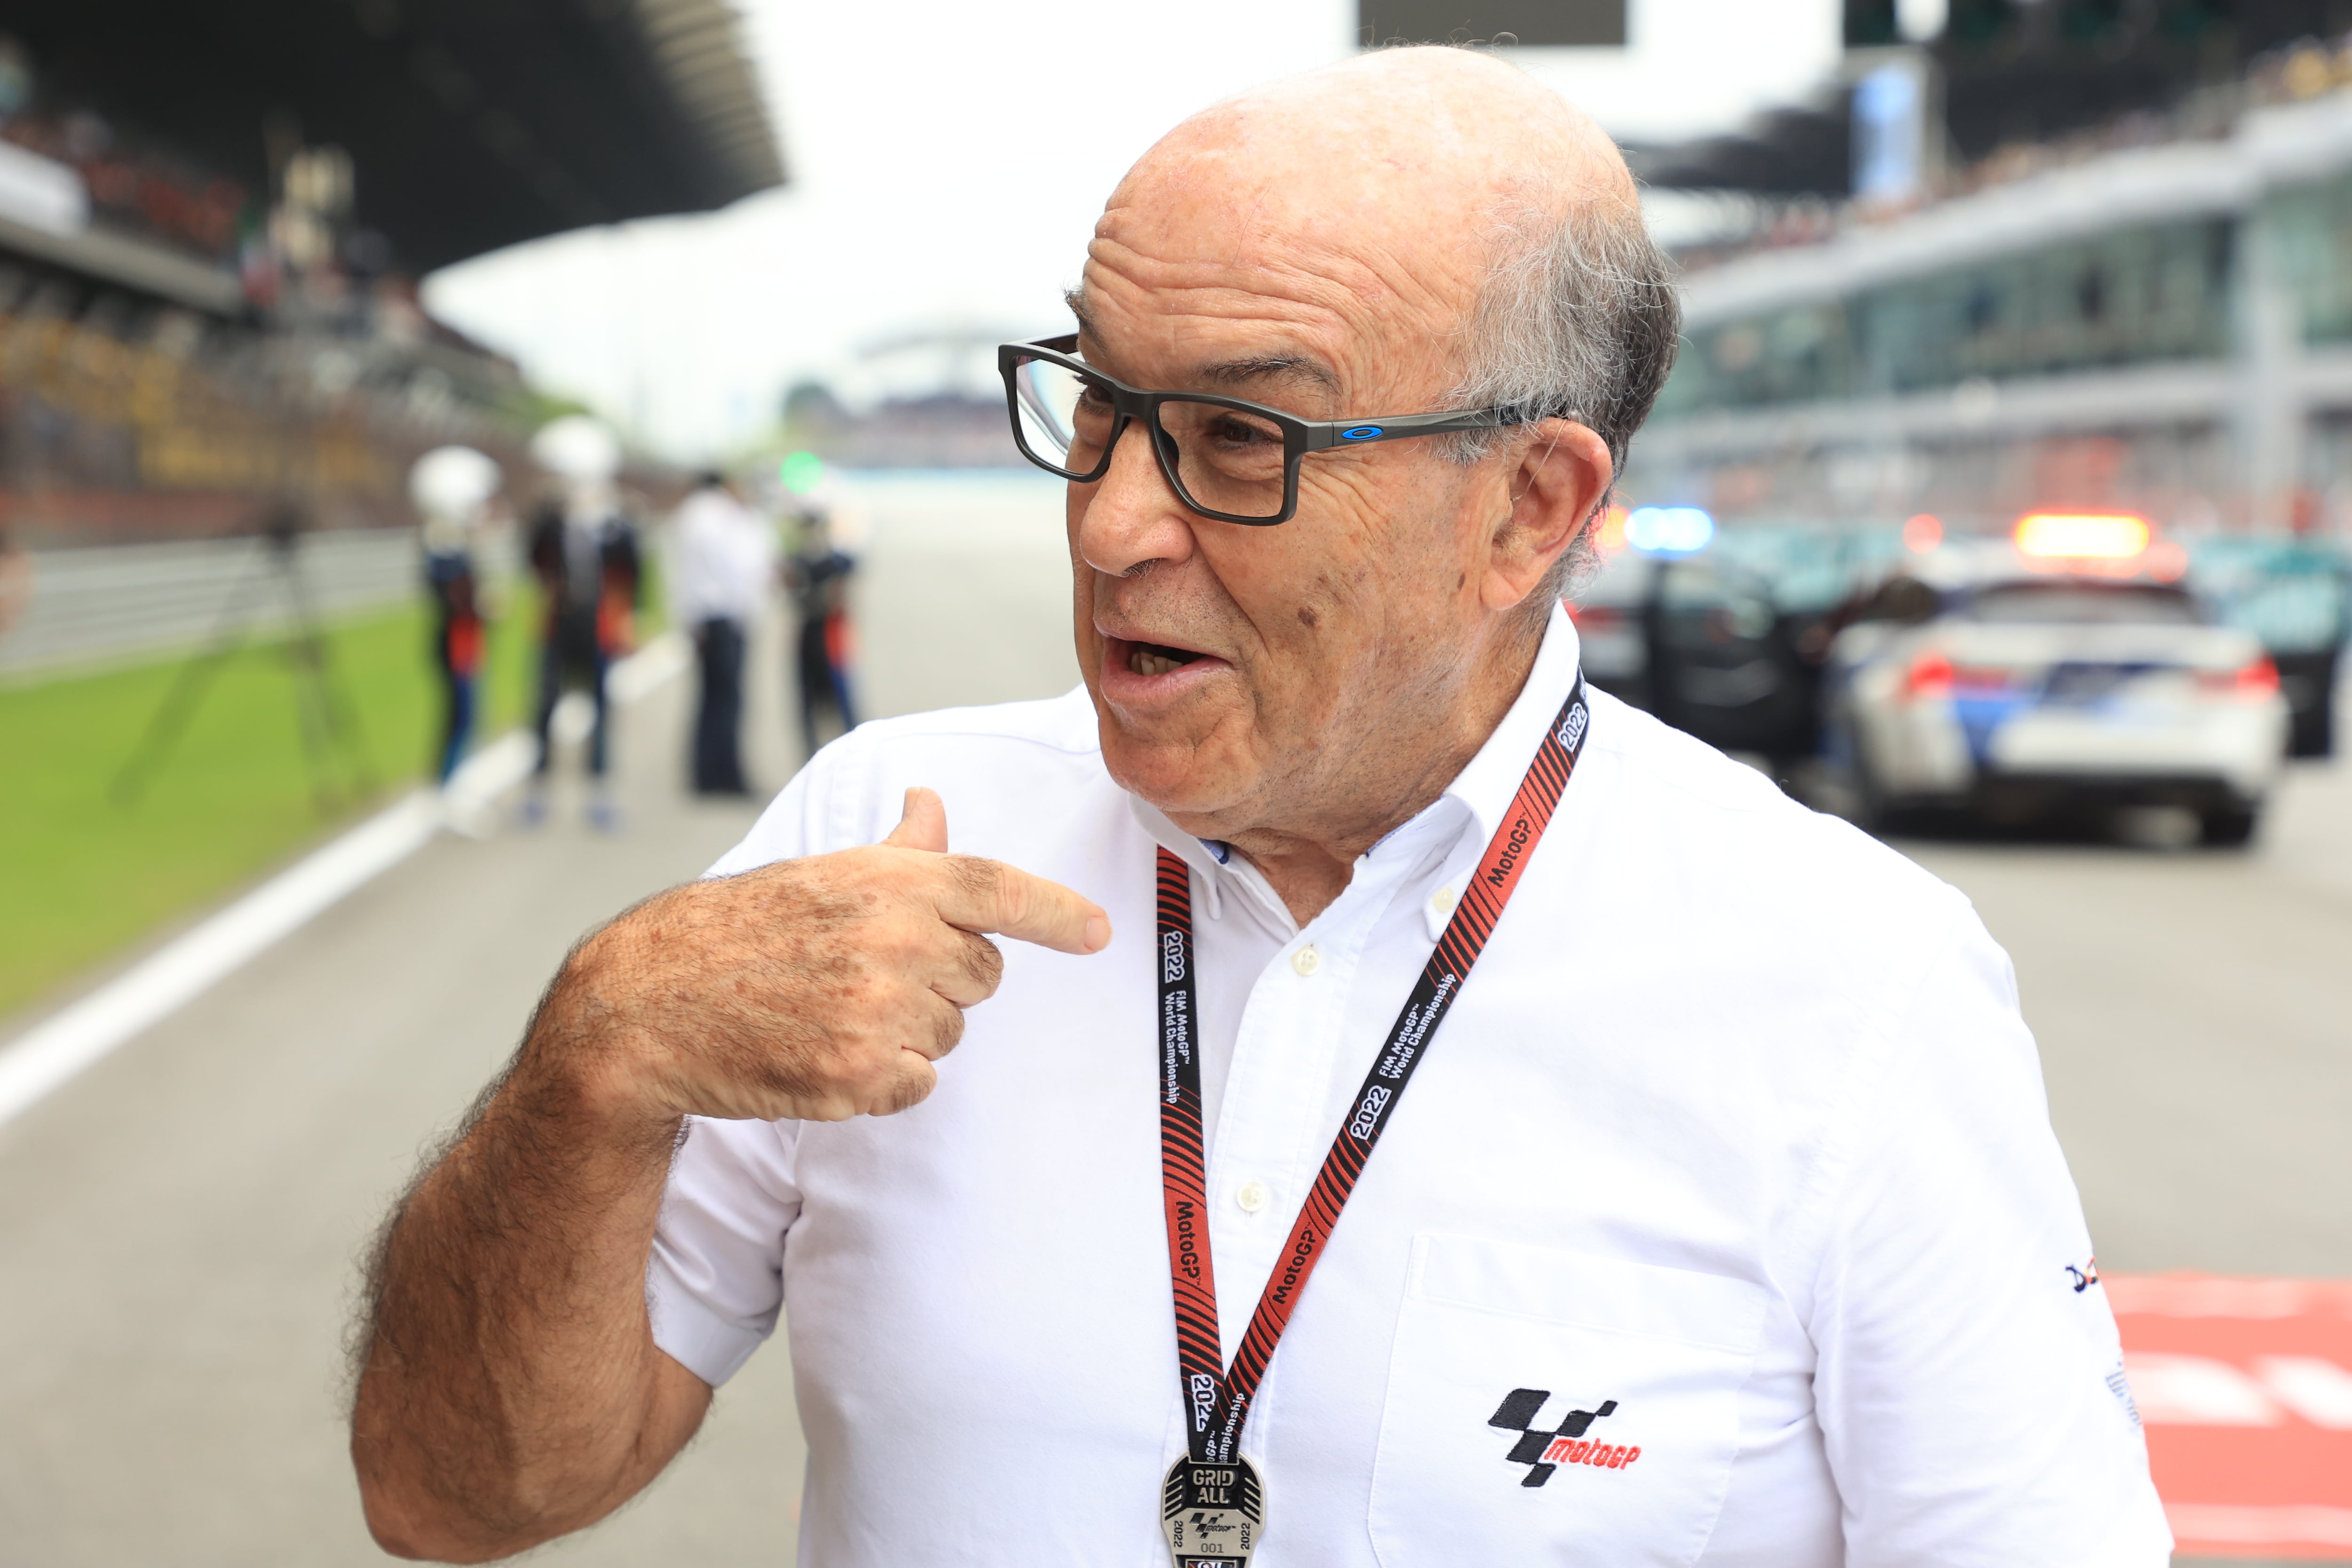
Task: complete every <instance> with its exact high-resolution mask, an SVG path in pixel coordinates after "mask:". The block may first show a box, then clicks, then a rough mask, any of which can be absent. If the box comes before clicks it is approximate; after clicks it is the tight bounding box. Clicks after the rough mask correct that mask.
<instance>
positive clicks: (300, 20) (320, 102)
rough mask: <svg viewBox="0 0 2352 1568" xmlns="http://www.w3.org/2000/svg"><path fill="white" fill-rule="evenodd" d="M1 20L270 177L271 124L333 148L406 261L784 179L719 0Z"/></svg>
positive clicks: (193, 141) (138, 120)
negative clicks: (347, 161)
mask: <svg viewBox="0 0 2352 1568" xmlns="http://www.w3.org/2000/svg"><path fill="white" fill-rule="evenodd" d="M8 26H9V28H10V30H11V31H13V32H14V33H15V34H16V36H17V37H19V38H21V39H22V40H23V42H24V43H25V44H26V47H28V48H29V49H30V50H31V51H32V54H33V57H34V59H35V61H36V62H37V69H38V71H39V74H40V79H41V83H42V88H43V90H44V94H45V96H46V95H47V94H49V93H55V94H56V95H58V96H59V97H61V98H70V99H71V100H74V101H76V102H78V103H79V104H81V105H83V106H86V107H88V108H89V109H91V110H96V111H98V112H100V113H101V114H103V115H105V116H106V117H107V118H108V119H110V120H111V121H115V122H116V123H118V124H120V125H121V126H123V127H124V128H125V129H132V130H136V131H137V132H139V133H140V134H141V135H142V137H144V138H147V139H150V140H152V142H156V143H159V144H163V145H167V146H171V147H174V148H177V149H180V150H182V151H184V153H185V154H186V155H187V156H189V157H191V158H197V159H201V160H203V161H204V162H205V163H207V164H208V165H210V166H211V167H212V168H214V169H215V171H217V172H218V173H221V174H230V175H233V176H235V177H237V178H240V179H243V180H245V181H246V182H247V184H249V185H250V187H251V188H253V189H255V190H257V191H259V190H266V189H268V157H269V154H268V151H267V150H266V149H267V147H268V142H269V139H270V137H271V135H272V134H278V133H280V132H273V131H272V130H271V128H272V127H282V128H287V129H296V130H299V136H300V139H301V141H302V142H306V143H310V144H314V145H315V144H320V143H327V142H332V143H336V144H339V145H341V147H343V148H344V149H345V150H346V151H348V152H349V153H351V155H352V161H353V163H354V164H355V166H356V169H357V172H358V179H357V186H358V201H357V205H358V216H359V218H360V221H361V222H362V223H364V224H365V225H367V226H369V227H372V228H374V229H376V230H378V231H380V232H382V233H383V235H385V236H386V237H388V238H389V239H390V240H391V242H392V246H393V249H394V257H395V258H396V259H397V260H398V261H399V263H400V264H401V265H403V266H404V267H406V268H411V269H414V270H418V271H423V270H426V269H429V268H435V267H439V266H444V265H446V264H447V263H449V262H452V261H457V260H460V259H463V258H466V257H468V256H473V255H478V254H479V253H480V252H483V251H486V250H492V249H496V248H498V247H500V246H505V245H511V244H514V243H516V242H518V241H520V240H526V239H533V238H537V237H540V236H542V235H547V234H552V233H556V232H559V231H561V230H563V229H569V228H578V227H582V226H587V225H591V224H599V223H611V222H615V221H618V220H621V219H625V218H635V217H649V216H658V215H662V214H668V213H685V212H700V211H707V210H709V209H710V208H713V207H717V206H720V205H725V204H726V203H729V202H731V201H733V200H735V199H736V198H738V197H740V196H744V195H750V194H751V193H752V192H754V191H759V190H762V189H765V188H767V187H769V186H772V185H775V184H781V183H782V181H783V178H784V172H783V167H782V162H781V159H780V158H779V155H778V153H777V148H776V141H775V135H774V132H773V130H772V127H771V124H770V122H769V119H768V115H767V110H766V109H765V106H764V104H763V101H762V99H761V90H760V87H759V83H758V80H757V78H756V76H755V73H754V71H753V69H752V67H751V62H750V60H749V59H748V58H746V56H745V53H744V49H743V46H742V41H741V37H740V29H739V26H738V22H737V18H736V16H735V14H734V11H733V9H732V8H731V6H730V5H729V4H728V0H209V3H207V4H202V5H191V4H188V3H187V0H74V3H73V4H71V5H40V6H30V7H26V8H24V9H23V10H22V12H21V13H20V15H19V16H16V17H12V18H11V19H10V22H9V24H8Z"/></svg>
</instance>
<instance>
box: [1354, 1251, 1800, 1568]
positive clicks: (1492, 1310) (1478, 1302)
mask: <svg viewBox="0 0 2352 1568" xmlns="http://www.w3.org/2000/svg"><path fill="white" fill-rule="evenodd" d="M1764 1304H1765V1294H1764V1292H1763V1290H1762V1289H1759V1287H1757V1286H1755V1285H1751V1284H1749V1283H1748V1282H1746V1281H1744V1280H1739V1279H1728V1278H1727V1277H1724V1276H1721V1275H1715V1274H1698V1273H1693V1272H1690V1271H1688V1270H1685V1269H1679V1268H1658V1267H1655V1266H1653V1265H1647V1264H1639V1263H1627V1262H1622V1261H1619V1260H1617V1259H1614V1258H1596V1257H1590V1256H1587V1255H1585V1254H1582V1253H1575V1252H1561V1251H1556V1250H1553V1249H1551V1248H1549V1247H1528V1246H1523V1245H1519V1244H1517V1243H1512V1242H1503V1241H1490V1240H1486V1239H1483V1238H1480V1237H1465V1236H1448V1235H1425V1236H1422V1237H1416V1238H1415V1240H1414V1242H1413V1250H1412V1272H1411V1276H1410V1279H1409V1281H1408V1283H1407V1286H1406V1290H1405V1301H1404V1308H1403V1311H1402V1315H1401V1316H1400V1318H1399V1320H1398V1322H1397V1332H1396V1343H1395V1347H1394V1349H1393V1351H1392V1352H1391V1359H1390V1364H1389V1384H1388V1398H1387V1403H1386V1405H1385V1406H1384V1407H1383V1409H1382V1411H1381V1437H1380V1450H1379V1455H1378V1458H1376V1459H1375V1460H1374V1462H1373V1468H1372V1490H1371V1517H1370V1527H1371V1536H1372V1544H1373V1547H1374V1549H1375V1551H1376V1552H1378V1554H1379V1557H1380V1560H1381V1563H1383V1564H1386V1565H1387V1568H1420V1565H1421V1564H1436V1563H1445V1564H1460V1563H1592V1564H1601V1563H1606V1564H1609V1565H1610V1568H1624V1565H1629V1564H1634V1563H1643V1564H1658V1565H1667V1564H1686V1563H1690V1562H1691V1561H1693V1560H1694V1559H1695V1558H1696V1556H1697V1555H1698V1552H1699V1550H1700V1548H1701V1547H1703V1546H1704V1545H1705V1544H1706V1539H1707V1535H1708V1532H1709V1531H1710V1530H1711V1529H1712V1528H1713V1526H1714V1522H1715V1516H1716V1511H1717V1509H1718V1508H1719V1507H1720V1506H1721V1504H1722V1500H1723V1492H1724V1488H1725V1486H1726V1484H1727V1481H1728V1479H1729V1477H1730V1473H1731V1461H1732V1457H1733V1454H1734V1452H1735V1450H1736V1448H1737V1447H1738V1433H1739V1411H1738V1401H1739V1390H1740V1387H1741V1385H1742V1384H1745V1383H1746V1382H1747V1380H1748V1369H1749V1366H1750V1364H1751V1363H1752V1362H1753V1361H1754V1358H1755V1353H1756V1343H1757V1336H1758V1334H1759V1331H1760V1330H1761V1327H1762V1323H1763V1312H1764Z"/></svg>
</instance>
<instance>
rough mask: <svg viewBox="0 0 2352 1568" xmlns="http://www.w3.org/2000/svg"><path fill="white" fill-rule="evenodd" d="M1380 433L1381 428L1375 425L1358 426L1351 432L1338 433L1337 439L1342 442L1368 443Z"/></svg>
mask: <svg viewBox="0 0 2352 1568" xmlns="http://www.w3.org/2000/svg"><path fill="white" fill-rule="evenodd" d="M1380 433H1381V427H1380V426H1377V425H1359V426H1356V427H1355V428H1354V429H1352V430H1342V431H1340V432H1339V439H1340V440H1342V441H1369V440H1370V439H1371V438H1372V437H1375V436H1377V435H1379V434H1380Z"/></svg>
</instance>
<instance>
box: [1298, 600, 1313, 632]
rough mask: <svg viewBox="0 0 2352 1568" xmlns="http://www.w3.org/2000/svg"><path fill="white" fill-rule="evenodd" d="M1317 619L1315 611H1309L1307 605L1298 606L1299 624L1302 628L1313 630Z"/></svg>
mask: <svg viewBox="0 0 2352 1568" xmlns="http://www.w3.org/2000/svg"><path fill="white" fill-rule="evenodd" d="M1316 619H1317V616H1316V614H1315V612H1314V611H1313V610H1311V609H1308V608H1307V606H1306V605H1299V606H1298V624H1299V625H1300V626H1307V627H1310V628H1311V627H1312V626H1314V625H1315V622H1316Z"/></svg>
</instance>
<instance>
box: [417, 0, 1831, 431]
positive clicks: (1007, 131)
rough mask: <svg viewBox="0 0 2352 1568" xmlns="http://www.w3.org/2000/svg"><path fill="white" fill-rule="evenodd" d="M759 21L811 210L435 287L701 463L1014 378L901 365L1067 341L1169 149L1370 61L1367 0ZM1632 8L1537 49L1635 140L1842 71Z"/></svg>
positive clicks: (565, 243)
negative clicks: (1254, 103)
mask: <svg viewBox="0 0 2352 1568" xmlns="http://www.w3.org/2000/svg"><path fill="white" fill-rule="evenodd" d="M738 4H739V6H740V9H741V11H742V13H743V16H744V21H745V31H746V37H747V41H748V43H749V44H750V47H751V51H752V54H753V56H754V58H755V60H756V62H757V64H758V67H759V68H760V70H761V77H762V80H763V82H764V84H765V86H766V88H767V91H768V96H769V103H770V112H771V115H772V117H773V119H774V120H775V121H776V124H777V130H778V132H779V136H780V139H781V140H782V143H783V152H784V159H785V163H786V166H787V171H788V174H789V175H790V182H789V184H788V185H787V186H786V187H785V188H784V189H782V190H779V191H773V192H768V193H764V194H762V195H756V196H751V197H748V198H746V199H745V200H743V201H740V202H738V203H736V204H735V205H732V206H730V207H729V208H727V209H726V210H724V211H722V212H719V213H714V214H708V215H703V216H694V217H683V218H664V219H655V220H649V221H646V222H642V223H634V224H625V225H618V226H608V227H603V228H596V229H589V230H583V231H581V232H578V233H574V234H570V235H561V236H557V237H552V238H550V239H544V240H538V241H534V242H532V243H531V244H529V245H523V246H516V247H511V248H509V249H507V250H503V251H499V252H495V253H493V254H491V255H489V256H486V257H479V258H475V259H473V260H470V261H467V262H463V263H460V264H459V265H457V266H456V267H452V268H445V269H444V270H442V271H440V272H438V273H436V274H434V275H433V276H432V277H430V278H428V279H426V280H425V300H426V302H427V303H428V305H429V306H430V307H431V309H432V310H434V311H435V312H436V314H438V315H440V316H441V317H442V318H443V319H445V320H446V321H449V322H450V323H451V324H453V325H455V326H457V327H458V328H460V329H461V330H463V331H467V332H468V333H470V334H472V335H474V336H475V337H477V338H478V339H480V340H481V341H483V342H488V343H489V344H491V345H493V346H494V347H497V348H499V349H500V350H503V351H504V352H506V353H511V354H513V355H514V356H515V357H516V358H518V359H519V360H520V362H521V363H522V365H523V369H524V371H525V374H528V375H529V376H530V378H531V379H532V380H533V381H534V382H535V383H536V384H540V385H541V386H542V387H545V388H547V389H548V390H551V391H554V392H560V393H564V394H568V395H573V396H577V397H581V398H583V399H584V400H586V401H587V402H588V403H590V404H591V405H593V406H594V407H596V408H597V409H599V410H600V411H602V412H603V413H604V414H605V415H607V416H609V417H611V418H612V419H614V421H615V422H616V423H617V424H619V425H620V426H622V427H623V429H624V430H625V431H627V432H628V433H629V434H630V435H631V436H632V437H634V438H635V439H636V440H638V441H640V442H642V443H643V444H644V445H646V446H647V447H650V448H652V449H654V450H656V451H660V452H663V453H665V454H667V455H668V456H671V457H675V458H681V459H688V460H691V459H697V458H708V457H719V456H724V455H725V454H726V453H728V452H729V451H730V450H732V449H734V448H737V447H740V446H741V445H743V444H744V443H745V442H747V441H750V440H752V439H754V438H756V437H758V436H759V435H760V434H761V432H762V431H763V430H765V429H767V428H768V427H769V426H772V423H773V421H774V418H775V416H776V412H777V409H778V407H779V405H780V404H781V400H782V395H783V393H784V391H785V389H786V388H787V387H789V386H791V385H792V384H794V383H796V382H799V381H803V380H818V381H823V382H825V383H827V384H830V385H832V386H834V387H835V389H836V391H838V392H839V393H841V394H842V395H845V397H846V398H848V399H849V400H850V401H852V402H853V403H856V402H862V401H865V400H867V399H870V398H872V397H875V396H877V395H884V394H887V393H888V392H892V391H920V390H929V389H931V388H933V387H936V386H938V385H939V384H941V383H942V382H943V381H950V380H954V379H956V378H958V377H959V376H960V377H961V378H962V379H964V380H965V381H967V382H971V381H975V380H976V379H977V378H984V377H985V376H987V375H989V374H992V366H993V359H992V356H990V355H987V354H985V353H982V352H972V353H967V354H964V355H962V356H961V357H958V356H954V355H951V354H950V353H945V352H943V351H938V350H930V351H919V350H900V351H898V352H895V353H880V354H877V353H874V352H873V351H874V350H875V349H876V348H877V346H878V345H885V344H888V343H890V342H893V341H895V340H902V339H906V338H909V337H925V336H930V335H936V334H948V335H959V334H961V335H964V336H969V337H971V338H973V339H975V340H977V341H980V342H994V341H995V340H996V339H997V338H998V337H1000V336H1002V335H1004V334H1008V333H1009V334H1016V335H1034V334H1042V333H1045V332H1049V331H1060V330H1063V328H1064V326H1065V324H1066V321H1067V315H1066V311H1064V310H1063V309H1062V306H1061V303H1060V300H1061V293H1062V290H1063V289H1065V288H1066V287H1068V286H1069V285H1070V284H1071V283H1073V282H1075V281H1076V278H1077V273H1078V268H1079V267H1080V265H1081V264H1082V263H1083V261H1084V259H1085V252H1086V242H1087V235H1088V234H1089V232H1090V231H1091V229H1092V227H1093V225H1094V219H1095V216H1096V215H1097V213H1098V212H1099V211H1100V210H1101V206H1102V202H1103V198H1104V197H1105V196H1107V195H1108V194H1109V193H1110V190H1111V188H1112V186H1113V185H1115V184H1117V183H1118V177H1119V175H1120V174H1123V173H1124V172H1125V171H1126V169H1127V167H1128V166H1129V164H1130V163H1133V162H1134V161H1135V159H1136V158H1137V156H1138V155H1139V154H1140V153H1142V152H1143V151H1144V149H1146V148H1147V147H1149V146H1150V144H1151V143H1152V142H1154V141H1155V140H1157V139H1158V137H1159V136H1160V134H1161V133H1162V132H1165V131H1166V130H1167V129H1168V128H1169V127H1171V126H1172V125H1174V124H1175V123H1176V122H1177V121H1181V120H1182V119H1183V118H1184V117H1185V116H1186V115H1188V114H1191V113H1192V112H1193V111H1194V110H1198V109H1201V108H1202V107H1203V106H1205V105H1207V104H1210V103H1213V102H1215V101H1217V100H1220V99H1223V98H1225V97H1228V96H1230V95H1232V94H1234V93H1235V92H1238V91H1241V90H1242V89H1245V88H1248V87H1251V86H1253V85H1255V84H1256V83H1258V82H1261V81H1265V80H1268V79H1273V78H1276V77H1280V76H1286V75H1288V74H1290V73H1292V72H1294V71H1298V70H1305V69H1307V68H1312V67H1314V66H1318V65H1321V64H1324V63H1327V62H1328V61H1331V60H1335V59H1339V58H1344V57H1345V56H1346V55H1347V54H1349V53H1350V52H1352V50H1353V48H1354V46H1355V26H1356V10H1355V4H1354V0H1189V3H1188V4H1186V5H1181V6H1177V7H1160V6H1155V5H1120V4H1118V3H1116V0H1112V3H1108V4H1106V3H1103V0H1094V3H1092V4H1084V5H1082V4H1078V3H1076V0H1011V3H1009V4H1001V5H989V6H978V5H971V4H970V0H962V3H951V0H899V3H898V4H895V5H890V6H888V7H887V8H886V7H880V6H858V5H840V4H832V5H816V4H812V3H808V0H738ZM1632 4H1633V10H1632V12H1631V15H1630V21H1629V34H1630V41H1629V43H1628V44H1627V46H1626V47H1624V48H1622V49H1540V50H1538V49H1525V50H1516V51H1513V58H1516V59H1517V60H1518V62H1519V63H1520V64H1522V65H1524V66H1526V67H1527V68H1529V69H1530V70H1532V71H1533V72H1534V73H1535V74H1536V75H1538V77H1539V78H1541V79H1544V80H1546V81H1547V82H1549V83H1551V84H1552V85H1554V86H1555V87H1557V88H1558V89H1560V90H1561V91H1563V92H1565V93H1566V94H1567V95H1568V96H1569V97H1570V99H1571V100H1574V101H1575V102H1577V103H1578V104H1580V106H1582V107H1583V108H1584V109H1585V110H1587V111H1588V112H1590V113H1591V114H1592V115H1593V116H1594V118H1596V119H1597V120H1599V121H1600V122H1601V125H1602V126H1603V127H1604V128H1606V129H1607V130H1609V131H1610V132H1612V133H1613V134H1615V135H1617V136H1619V137H1620V138H1621V139H1627V140H1642V141H1664V140H1674V139H1679V138H1683V137H1686V136H1692V135H1698V134H1705V133H1707V132H1715V131H1719V130H1726V129H1729V128H1731V127H1732V126H1735V125H1737V124H1738V122H1739V121H1742V120H1743V119H1745V118H1746V117H1747V116H1748V115H1749V114H1751V113H1753V112H1755V111H1756V110H1759V109H1762V108H1766V107H1769V106H1770V105H1773V104H1777V103H1784V102H1788V101H1790V100H1796V99H1799V98H1801V97H1802V96H1803V95H1804V94H1805V93H1806V92H1808V91H1809V90H1811V89H1812V88H1814V87H1815V86H1817V85H1819V84H1820V83H1821V82H1822V81H1823V80H1825V79H1827V78H1828V76H1829V75H1830V74H1831V72H1832V71H1833V70H1834V69H1835V68H1836V64H1837V55H1838V29H1839V13H1840V3H1839V0H1632Z"/></svg>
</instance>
